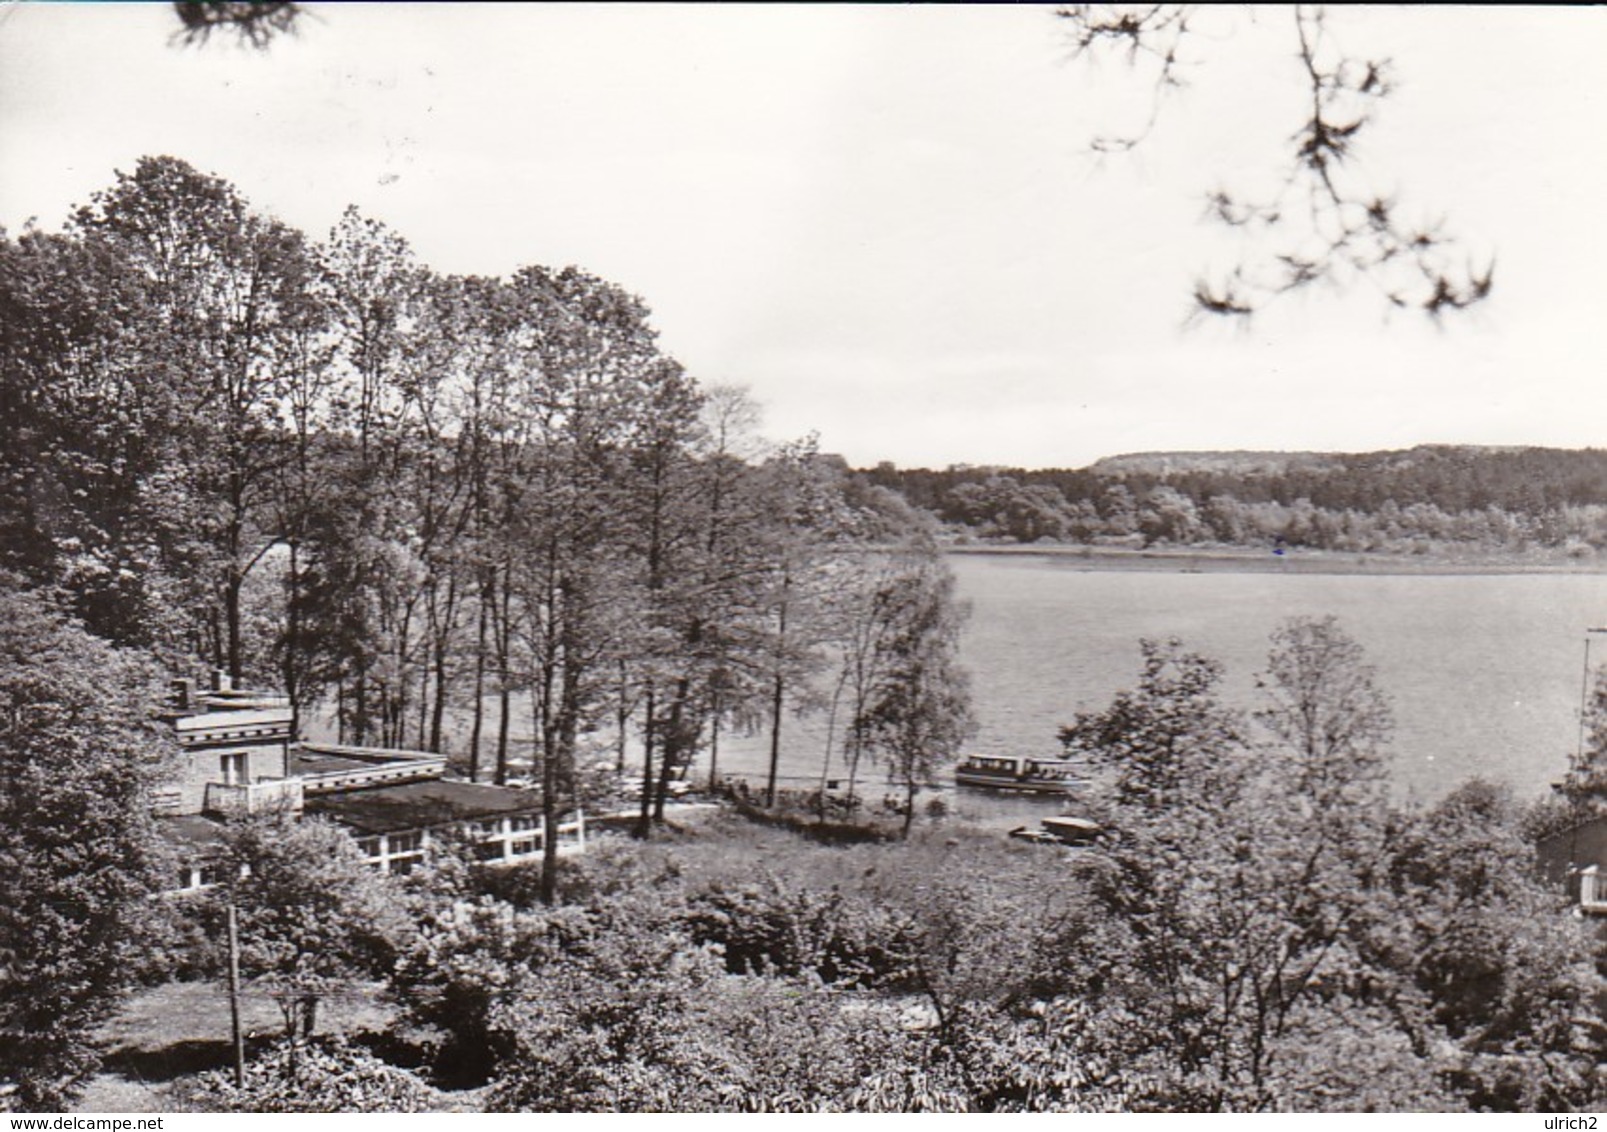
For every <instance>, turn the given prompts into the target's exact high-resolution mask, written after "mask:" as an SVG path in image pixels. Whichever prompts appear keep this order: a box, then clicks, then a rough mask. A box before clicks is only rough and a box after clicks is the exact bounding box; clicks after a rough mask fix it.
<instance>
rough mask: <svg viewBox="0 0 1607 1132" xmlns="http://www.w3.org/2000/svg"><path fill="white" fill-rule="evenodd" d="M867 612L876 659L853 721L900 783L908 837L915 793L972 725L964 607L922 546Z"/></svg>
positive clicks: (944, 570)
mask: <svg viewBox="0 0 1607 1132" xmlns="http://www.w3.org/2000/svg"><path fill="white" fill-rule="evenodd" d="M872 616H873V617H875V618H876V619H877V620H879V621H880V622H882V623H883V624H884V625H885V629H884V630H883V631H882V632H881V633H880V634H879V642H880V648H881V651H882V658H881V660H880V662H879V663H878V664H877V669H878V671H877V676H876V680H875V683H874V685H873V686H872V689H871V695H870V699H869V702H868V703H867V704H866V705H864V707H863V709H862V714H861V715H860V716H859V717H858V718H856V719H855V720H854V723H853V728H854V730H855V732H856V733H859V734H863V735H864V736H865V737H866V739H867V740H868V744H867V745H868V746H869V748H870V750H871V752H872V753H873V756H874V757H879V758H880V759H881V760H882V761H884V762H885V763H886V766H887V776H888V779H889V781H891V782H894V783H896V784H897V785H898V786H899V787H900V788H901V789H902V790H903V792H904V804H903V813H904V826H903V832H904V835H905V836H908V835H909V831H910V825H911V823H912V822H913V821H914V820H915V796H916V794H917V792H918V791H919V790H920V788H921V787H922V786H926V785H930V784H931V782H932V780H933V778H934V777H935V775H936V773H937V771H938V769H939V768H940V767H942V766H944V765H945V764H947V763H949V762H952V761H954V760H956V759H958V757H959V754H960V748H961V746H962V745H963V744H964V743H965V741H966V740H967V739H969V738H970V737H971V735H972V734H973V733H974V731H975V730H976V723H975V720H974V719H973V718H972V715H971V687H970V678H969V676H968V674H967V673H966V671H965V669H964V668H962V667H961V666H960V663H959V648H960V629H961V627H962V624H963V620H964V610H962V609H961V608H960V607H959V606H958V605H957V604H956V602H955V599H954V577H953V575H952V574H950V573H949V571H948V567H947V565H946V564H945V563H944V562H943V560H942V559H941V558H940V557H939V556H938V554H937V553H936V551H928V552H927V553H926V554H923V555H921V556H920V557H918V558H916V559H915V560H914V561H913V562H912V563H910V564H909V565H908V566H906V567H905V569H904V570H903V571H901V572H900V573H898V574H895V575H894V576H893V577H892V578H891V579H890V580H889V582H888V583H887V584H886V585H884V586H883V587H881V588H880V589H879V590H878V591H877V594H876V598H875V601H874V604H873V609H872Z"/></svg>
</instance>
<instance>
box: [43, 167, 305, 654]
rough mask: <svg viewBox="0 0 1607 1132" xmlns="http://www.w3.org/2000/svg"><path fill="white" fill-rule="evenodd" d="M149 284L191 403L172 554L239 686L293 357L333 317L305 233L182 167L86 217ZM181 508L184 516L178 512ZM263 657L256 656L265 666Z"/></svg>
mask: <svg viewBox="0 0 1607 1132" xmlns="http://www.w3.org/2000/svg"><path fill="white" fill-rule="evenodd" d="M73 223H74V226H75V228H76V230H77V231H79V232H81V233H83V234H84V236H85V237H86V238H88V239H91V240H97V241H98V240H104V241H109V242H111V243H112V244H114V245H115V246H116V247H117V248H118V250H119V251H120V252H121V253H122V254H123V255H125V256H126V257H127V259H128V260H129V262H130V263H132V264H133V265H134V266H135V268H136V269H137V270H138V271H139V272H140V274H141V275H142V276H143V278H144V280H145V284H146V288H147V294H148V295H149V300H150V303H151V306H152V308H153V309H152V312H151V325H150V328H149V330H148V332H149V333H152V334H160V335H161V343H162V348H163V349H164V350H166V351H168V352H169V357H170V358H171V360H172V366H173V373H174V377H175V380H176V381H178V382H179V383H180V384H179V388H180V389H181V391H182V392H181V396H182V397H183V399H184V401H185V405H186V409H187V412H186V416H185V420H186V421H187V423H188V428H187V429H186V432H185V435H184V438H183V439H184V443H183V445H182V446H180V447H179V449H178V450H177V453H176V456H177V463H176V466H175V467H174V468H173V474H172V476H171V477H170V478H169V479H167V480H166V481H165V482H164V483H163V486H164V487H165V488H166V489H167V490H168V491H170V492H172V493H173V498H170V500H169V504H170V509H171V511H172V513H173V518H172V520H171V522H170V524H169V527H168V530H167V532H166V535H167V540H166V541H167V546H166V550H167V553H168V554H169V555H171V556H172V557H173V558H174V559H175V560H176V561H177V562H178V563H180V564H182V566H183V567H186V568H188V569H189V570H191V571H193V573H194V576H195V577H196V578H197V579H198V580H199V582H200V587H199V593H198V594H197V597H198V599H199V600H200V601H201V602H203V603H204V608H206V609H207V636H208V646H209V651H210V652H211V654H212V656H213V659H214V660H215V662H216V663H217V664H218V666H219V667H223V668H226V669H227V670H228V671H229V673H230V674H231V675H232V676H233V677H235V678H236V679H239V678H240V677H241V676H242V675H243V674H244V671H245V667H246V663H247V659H248V657H247V652H248V648H249V647H251V645H252V644H258V645H260V644H261V643H260V642H258V643H248V642H247V641H245V640H244V639H243V635H242V627H243V605H242V597H243V593H244V589H245V582H246V578H247V575H248V574H249V573H250V572H251V570H252V568H253V567H254V566H255V565H256V564H257V563H258V562H259V561H261V559H262V557H263V555H264V554H266V553H267V551H268V550H269V548H270V547H271V546H272V545H273V544H274V542H275V541H276V538H277V532H275V531H273V530H272V529H271V515H270V512H269V509H268V505H269V501H270V498H271V495H270V492H271V488H272V486H273V476H274V473H275V472H276V471H277V469H278V468H279V466H280V464H281V462H282V461H283V460H284V459H285V455H286V454H285V452H284V448H283V446H282V445H281V443H280V420H279V408H280V404H281V400H282V397H283V394H284V384H285V379H286V369H287V359H288V358H294V357H295V356H297V352H298V347H299V344H300V339H301V335H302V332H303V331H304V329H305V327H306V325H307V323H308V322H309V321H313V322H315V321H316V320H318V319H319V318H320V317H321V312H320V310H319V307H318V304H317V303H316V302H315V301H314V300H313V297H312V290H311V282H312V271H313V265H312V261H311V258H310V255H309V253H308V250H307V247H306V241H305V240H304V239H303V237H302V236H301V234H300V233H299V232H296V231H295V230H293V229H291V228H288V227H286V226H285V225H283V224H281V223H279V222H277V221H274V220H270V219H266V218H264V217H261V216H259V215H257V214H255V213H253V212H252V211H251V210H250V208H249V207H248V205H247V204H246V202H245V200H244V198H242V197H241V196H240V194H239V193H238V192H237V191H236V190H235V188H234V187H233V186H232V185H230V184H228V183H227V182H226V181H224V180H222V179H221V178H218V177H214V176H209V175H205V174H202V173H199V172H197V171H196V170H195V169H193V168H191V167H190V166H189V165H187V164H185V163H184V162H182V161H179V160H176V159H174V158H171V157H160V158H149V157H147V158H142V159H141V160H140V162H139V163H138V165H137V166H136V168H135V171H134V172H133V173H132V174H127V173H119V174H118V180H117V184H116V185H115V186H114V187H113V188H111V189H110V190H107V191H105V192H102V193H98V194H96V196H95V197H94V199H93V201H92V203H91V204H90V205H89V206H87V207H85V208H82V209H80V210H79V211H78V213H77V214H76V216H75V217H74V222H73ZM175 504H176V505H177V506H173V505H175ZM254 659H255V658H254Z"/></svg>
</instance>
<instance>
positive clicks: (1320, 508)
mask: <svg viewBox="0 0 1607 1132" xmlns="http://www.w3.org/2000/svg"><path fill="white" fill-rule="evenodd" d="M861 475H863V476H864V477H865V478H866V480H868V481H869V482H870V483H872V484H874V485H876V486H878V487H884V488H888V489H891V490H893V491H896V492H898V493H899V494H900V495H902V496H903V497H904V498H905V499H906V500H907V501H908V502H909V503H910V504H912V505H913V506H915V507H917V508H920V509H922V510H925V511H928V512H931V513H932V514H934V515H936V516H937V517H938V518H939V519H940V520H942V521H943V522H944V523H946V524H948V525H949V526H950V527H951V528H955V529H957V530H958V531H959V532H960V533H961V534H962V535H964V536H966V537H970V538H979V539H987V540H998V541H1008V542H1018V543H1032V542H1041V541H1048V542H1079V543H1103V542H1116V543H1131V544H1141V545H1143V546H1155V545H1171V546H1206V545H1218V546H1223V545H1225V546H1244V547H1264V546H1267V545H1268V544H1277V545H1285V546H1290V547H1308V548H1311V549H1315V550H1330V551H1340V552H1345V553H1385V554H1390V553H1394V554H1460V553H1466V552H1473V553H1484V554H1500V555H1525V556H1529V555H1533V556H1538V557H1547V558H1550V557H1559V556H1561V557H1568V558H1573V559H1589V558H1594V557H1595V556H1597V555H1598V554H1600V553H1601V552H1602V550H1603V549H1604V548H1607V450H1603V449H1596V448H1587V449H1582V450H1562V449H1553V448H1493V447H1478V446H1472V445H1424V446H1420V447H1417V448H1411V449H1407V450H1404V451H1393V452H1366V453H1315V452H1300V453H1267V452H1197V453H1145V454H1137V455H1126V456H1115V457H1110V458H1107V459H1104V460H1100V461H1098V462H1096V463H1094V464H1092V465H1090V466H1089V467H1087V468H1076V469H1066V468H1043V469H1023V468H1003V467H974V466H970V465H963V464H960V465H951V466H949V467H947V468H944V469H942V470H932V469H928V468H897V467H895V466H893V465H892V464H890V463H886V462H883V463H881V464H878V465H876V466H875V467H874V468H870V469H867V470H865V471H863V472H862V473H861Z"/></svg>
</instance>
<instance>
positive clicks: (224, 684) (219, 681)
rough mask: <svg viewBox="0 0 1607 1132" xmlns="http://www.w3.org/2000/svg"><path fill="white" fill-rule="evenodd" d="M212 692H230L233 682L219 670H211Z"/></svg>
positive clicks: (226, 674) (225, 673)
mask: <svg viewBox="0 0 1607 1132" xmlns="http://www.w3.org/2000/svg"><path fill="white" fill-rule="evenodd" d="M212 690H213V691H214V692H231V691H233V690H234V681H233V680H232V679H230V677H229V674H228V673H227V672H225V671H223V669H221V668H214V669H213V670H212Z"/></svg>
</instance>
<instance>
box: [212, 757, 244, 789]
mask: <svg viewBox="0 0 1607 1132" xmlns="http://www.w3.org/2000/svg"><path fill="white" fill-rule="evenodd" d="M218 769H219V770H220V771H221V772H222V774H223V784H224V785H225V786H244V785H245V784H246V753H245V752H244V751H229V752H228V753H226V754H222V755H219V756H218Z"/></svg>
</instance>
